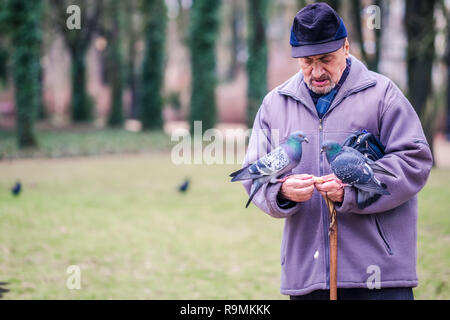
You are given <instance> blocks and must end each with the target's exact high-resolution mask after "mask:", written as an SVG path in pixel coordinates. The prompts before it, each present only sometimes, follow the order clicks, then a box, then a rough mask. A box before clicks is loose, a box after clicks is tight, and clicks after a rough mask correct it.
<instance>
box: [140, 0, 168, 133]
mask: <svg viewBox="0 0 450 320" xmlns="http://www.w3.org/2000/svg"><path fill="white" fill-rule="evenodd" d="M146 4H147V6H146V8H148V9H147V10H148V11H147V14H148V15H149V16H148V21H147V25H146V32H145V34H146V47H145V55H144V62H143V64H142V81H141V85H140V95H141V99H140V105H139V107H140V120H141V123H142V128H143V129H144V130H154V129H156V130H158V129H162V127H163V119H162V108H163V98H162V87H163V83H164V82H163V80H164V66H165V61H164V51H165V50H164V46H165V38H166V23H167V14H166V6H165V3H164V0H153V1H149V0H146Z"/></svg>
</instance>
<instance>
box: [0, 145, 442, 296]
mask: <svg viewBox="0 0 450 320" xmlns="http://www.w3.org/2000/svg"><path fill="white" fill-rule="evenodd" d="M235 168H237V166H226V165H224V166H208V165H203V166H200V165H184V166H175V165H172V163H171V162H170V155H169V154H168V153H149V154H141V155H132V156H106V157H91V158H78V159H73V158H64V159H26V160H17V161H3V162H0V172H1V175H0V230H1V232H0V282H7V284H4V285H0V287H1V288H3V289H8V290H10V291H9V292H6V293H4V295H3V298H4V299H37V298H39V299H286V297H285V296H282V295H280V294H279V277H280V259H279V250H280V241H281V233H282V224H283V220H277V219H273V218H271V217H269V216H267V215H265V214H264V213H261V212H260V211H259V210H258V209H257V208H256V207H255V206H253V205H252V206H250V207H249V209H244V204H245V201H246V194H245V192H244V190H243V188H242V186H240V185H239V184H232V183H229V180H228V177H227V175H228V173H229V172H231V171H232V170H234V169H235ZM187 176H189V177H191V178H192V185H191V188H190V190H189V192H188V193H187V194H179V193H178V192H177V191H176V189H177V186H178V185H179V184H180V183H181V182H182V181H183V179H184V178H185V177H187ZM17 178H20V179H21V181H22V182H23V185H24V191H23V194H21V195H20V196H19V197H17V198H14V197H12V195H11V194H10V193H9V188H10V187H11V186H12V185H13V183H14V182H15V180H16V179H17ZM448 181H450V171H444V170H436V171H433V173H432V175H431V178H430V181H429V183H428V185H427V187H426V188H425V189H424V190H423V191H422V192H421V194H420V200H421V201H420V208H421V209H420V210H421V213H420V220H419V277H420V286H419V287H418V288H417V289H415V295H416V297H417V298H420V299H434V298H441V299H449V298H450V288H449V279H450V277H449V265H450V248H449V241H450V240H449V239H450V217H449V215H448V213H449V210H448V208H449V205H450V190H449V188H448V186H447V184H446V183H447V182H448ZM69 265H78V266H80V267H81V285H82V288H81V289H80V290H69V289H67V288H66V280H67V277H68V275H67V274H66V269H67V267H68V266H69Z"/></svg>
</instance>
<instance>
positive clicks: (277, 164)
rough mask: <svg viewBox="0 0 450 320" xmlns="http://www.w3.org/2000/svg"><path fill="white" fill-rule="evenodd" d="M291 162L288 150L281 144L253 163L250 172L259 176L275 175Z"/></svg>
mask: <svg viewBox="0 0 450 320" xmlns="http://www.w3.org/2000/svg"><path fill="white" fill-rule="evenodd" d="M289 163H290V159H289V155H288V154H287V152H286V150H284V149H283V148H282V147H281V146H279V147H278V148H276V149H274V150H272V151H271V152H269V153H268V154H266V155H265V156H264V157H262V158H261V159H259V160H258V161H256V162H255V163H254V164H252V165H251V166H250V168H249V172H250V173H251V174H258V175H259V176H269V175H275V174H277V173H279V172H280V171H281V170H283V169H284V168H286V167H287V166H288V165H289Z"/></svg>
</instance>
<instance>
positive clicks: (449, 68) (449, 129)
mask: <svg viewBox="0 0 450 320" xmlns="http://www.w3.org/2000/svg"><path fill="white" fill-rule="evenodd" d="M444 10H445V8H444ZM446 60H447V128H446V135H447V140H450V19H447V59H446Z"/></svg>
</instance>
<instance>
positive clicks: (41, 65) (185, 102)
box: [0, 0, 450, 148]
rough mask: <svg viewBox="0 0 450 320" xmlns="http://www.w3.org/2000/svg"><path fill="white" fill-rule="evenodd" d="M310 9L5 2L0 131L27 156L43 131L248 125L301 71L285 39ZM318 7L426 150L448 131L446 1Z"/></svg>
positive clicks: (296, 0)
mask: <svg viewBox="0 0 450 320" xmlns="http://www.w3.org/2000/svg"><path fill="white" fill-rule="evenodd" d="M312 2H314V1H312V0H283V1H272V2H271V1H265V0H264V1H254V0H247V1H237V0H223V1H203V0H195V1H193V0H130V1H118V0H99V1H95V2H91V1H88V0H74V1H68V0H41V1H36V2H35V3H34V4H26V3H25V2H23V3H22V2H20V1H14V0H1V1H0V24H1V28H0V29H1V30H0V33H1V37H0V85H1V86H0V106H1V108H0V130H6V131H8V130H11V129H15V130H16V132H17V135H16V136H17V138H16V139H17V143H18V147H20V148H27V147H30V146H34V147H36V146H38V138H37V137H36V134H38V133H39V132H41V131H42V130H44V131H45V130H56V131H58V130H67V129H68V128H69V129H70V128H84V129H80V130H99V129H102V128H106V127H111V128H113V129H116V130H118V129H126V130H131V131H139V130H152V131H160V132H161V131H165V132H166V133H169V132H170V131H171V130H172V129H173V128H175V127H179V126H181V127H190V128H191V132H192V130H193V128H192V124H193V122H194V121H196V120H198V121H203V130H206V129H208V128H212V127H215V126H217V125H220V124H227V123H228V124H236V125H238V124H239V125H242V126H248V127H251V126H252V123H253V119H254V116H255V114H256V112H257V110H258V108H259V106H260V104H261V102H262V99H263V97H264V96H265V94H266V93H267V92H268V91H269V90H270V89H272V88H274V87H275V86H277V85H279V84H280V83H282V82H283V81H284V80H286V79H287V78H288V77H290V76H291V75H293V74H294V73H295V72H298V66H297V64H296V63H295V60H293V59H291V58H290V53H289V45H288V40H287V34H288V31H289V28H290V24H291V22H292V18H293V16H294V15H295V13H296V12H297V11H298V10H300V9H301V8H302V7H304V6H305V5H307V4H309V3H312ZM326 2H327V3H328V4H329V5H331V6H332V7H334V8H335V9H336V10H337V11H338V12H339V13H340V15H341V16H342V17H343V18H344V20H345V21H346V24H347V26H348V29H349V40H350V44H351V52H352V54H353V55H355V56H356V57H358V58H360V59H361V60H362V61H364V62H365V63H366V64H367V66H368V68H369V69H370V70H373V71H376V72H381V73H384V74H386V75H387V76H388V77H390V78H391V79H393V80H394V81H395V82H396V83H397V84H398V85H399V86H400V87H401V88H402V89H403V90H404V92H405V93H406V94H407V95H408V97H409V99H410V100H411V102H412V104H413V106H414V107H415V108H416V111H417V113H418V114H419V116H420V117H421V119H422V122H423V125H424V129H425V131H426V134H427V137H428V139H429V141H430V143H431V144H433V141H434V137H435V136H436V134H438V136H446V135H449V130H450V129H449V127H450V116H449V115H448V114H449V113H450V112H449V111H448V110H449V109H450V106H449V105H450V97H449V95H448V93H447V92H448V88H449V84H448V83H449V81H448V79H449V75H448V74H449V72H448V68H449V61H450V58H449V56H450V53H449V52H450V49H449V48H450V45H449V42H450V41H449V39H450V36H449V33H450V32H449V30H450V27H449V22H448V21H449V18H448V17H449V7H450V4H449V1H448V0H433V1H416V0H394V1H382V0H351V1H339V0H335V1H326ZM70 5H75V6H77V7H78V8H79V12H76V11H72V10H69V9H68V8H69V6H70ZM77 13H79V15H80V17H79V21H80V24H81V28H79V29H77V28H75V29H72V28H69V27H68V21H69V20H70V19H74V15H75V14H77ZM18 17H23V18H18ZM374 17H375V18H376V24H377V26H378V27H374V24H373V20H374ZM371 24H372V27H371ZM387 30H389V32H388V33H386V31H387ZM67 68H69V70H67ZM13 92H14V94H13ZM446 119H448V120H446ZM36 128H37V130H36ZM36 132H37V133H36Z"/></svg>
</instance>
